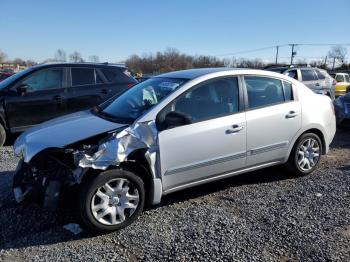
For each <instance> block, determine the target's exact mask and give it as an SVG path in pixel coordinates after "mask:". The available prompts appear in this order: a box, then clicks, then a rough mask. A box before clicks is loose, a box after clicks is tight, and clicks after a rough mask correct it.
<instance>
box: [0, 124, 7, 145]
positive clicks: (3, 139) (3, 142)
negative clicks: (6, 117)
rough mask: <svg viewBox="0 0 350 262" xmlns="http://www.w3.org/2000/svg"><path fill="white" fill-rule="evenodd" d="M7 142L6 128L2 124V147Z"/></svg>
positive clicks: (0, 132)
mask: <svg viewBox="0 0 350 262" xmlns="http://www.w3.org/2000/svg"><path fill="white" fill-rule="evenodd" d="M5 141H6V131H5V128H4V127H3V126H2V125H1V124H0V146H3V145H4V144H5Z"/></svg>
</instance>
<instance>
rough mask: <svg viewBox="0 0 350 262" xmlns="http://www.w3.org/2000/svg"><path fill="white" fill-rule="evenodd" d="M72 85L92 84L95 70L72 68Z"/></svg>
mask: <svg viewBox="0 0 350 262" xmlns="http://www.w3.org/2000/svg"><path fill="white" fill-rule="evenodd" d="M71 70H72V71H71V72H72V86H82V85H94V84H95V70H94V69H92V68H72V69H71Z"/></svg>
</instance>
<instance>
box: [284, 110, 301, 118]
mask: <svg viewBox="0 0 350 262" xmlns="http://www.w3.org/2000/svg"><path fill="white" fill-rule="evenodd" d="M297 115H298V113H297V112H295V111H289V113H288V114H286V118H287V119H289V118H294V117H296V116H297Z"/></svg>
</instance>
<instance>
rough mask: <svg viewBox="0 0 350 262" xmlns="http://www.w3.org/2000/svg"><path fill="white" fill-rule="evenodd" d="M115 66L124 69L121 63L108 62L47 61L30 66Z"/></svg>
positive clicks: (37, 67)
mask: <svg viewBox="0 0 350 262" xmlns="http://www.w3.org/2000/svg"><path fill="white" fill-rule="evenodd" d="M59 66H66V67H91V66H94V67H116V68H120V69H125V68H126V66H125V65H122V64H109V63H47V64H39V65H34V66H32V68H33V69H40V68H45V67H59Z"/></svg>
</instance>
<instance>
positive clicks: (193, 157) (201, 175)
mask: <svg viewBox="0 0 350 262" xmlns="http://www.w3.org/2000/svg"><path fill="white" fill-rule="evenodd" d="M239 98H240V91H239V86H238V79H237V77H225V78H219V79H213V80H209V81H206V82H204V83H202V84H199V85H197V86H195V87H193V88H191V89H190V90H189V91H186V92H185V93H184V94H182V95H180V96H179V97H178V98H177V99H175V101H174V102H173V103H171V104H170V105H169V106H167V107H166V108H165V109H166V110H165V111H167V110H169V111H176V112H180V113H183V114H186V115H187V116H189V117H190V118H191V119H192V123H191V124H188V125H184V126H179V127H175V128H170V129H166V130H163V131H161V132H159V136H158V139H159V150H160V161H161V174H162V176H163V189H164V190H165V191H168V190H171V189H172V188H179V187H180V188H181V187H184V186H185V185H186V184H189V183H192V182H199V181H201V180H205V179H211V178H215V177H216V176H220V175H224V174H227V173H228V172H231V171H234V170H239V169H242V168H244V167H245V161H246V129H245V125H246V121H245V113H244V112H243V111H242V110H241V108H240V102H239V101H240V100H239Z"/></svg>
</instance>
